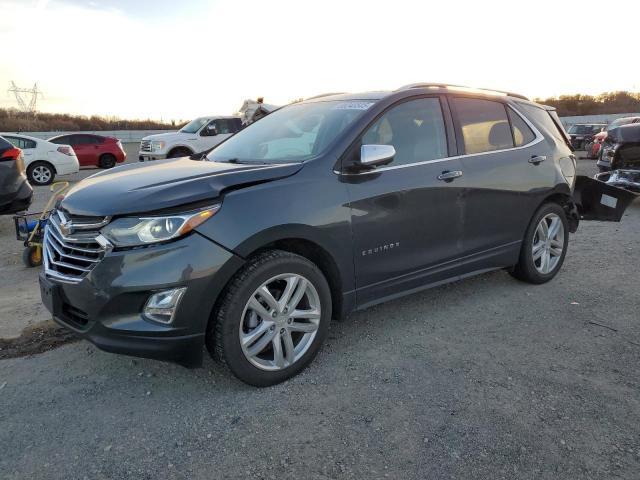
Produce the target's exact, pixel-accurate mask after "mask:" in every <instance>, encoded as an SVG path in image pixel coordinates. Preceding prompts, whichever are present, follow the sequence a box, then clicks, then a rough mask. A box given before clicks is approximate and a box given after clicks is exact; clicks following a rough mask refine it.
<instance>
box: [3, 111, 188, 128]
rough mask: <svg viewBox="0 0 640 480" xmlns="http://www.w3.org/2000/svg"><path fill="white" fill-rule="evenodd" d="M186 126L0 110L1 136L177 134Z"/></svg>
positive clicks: (180, 123) (93, 116)
mask: <svg viewBox="0 0 640 480" xmlns="http://www.w3.org/2000/svg"><path fill="white" fill-rule="evenodd" d="M185 123H186V122H183V121H180V122H175V121H171V122H158V121H156V120H149V119H147V120H123V119H120V118H118V117H102V116H99V115H92V116H90V117H86V116H83V115H70V114H67V113H41V112H39V113H37V114H35V115H34V114H32V113H24V112H21V111H19V110H16V109H14V108H0V132H58V131H59V132H78V131H100V130H177V129H179V128H181V127H182V126H184V125H185Z"/></svg>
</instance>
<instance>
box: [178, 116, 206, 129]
mask: <svg viewBox="0 0 640 480" xmlns="http://www.w3.org/2000/svg"><path fill="white" fill-rule="evenodd" d="M208 121H209V119H208V118H206V117H201V118H196V119H195V120H191V121H190V122H189V123H187V124H186V125H185V126H184V127H182V128H181V129H180V131H181V132H182V133H196V132H197V131H198V130H200V128H201V127H202V126H203V125H204V124H205V123H207V122H208Z"/></svg>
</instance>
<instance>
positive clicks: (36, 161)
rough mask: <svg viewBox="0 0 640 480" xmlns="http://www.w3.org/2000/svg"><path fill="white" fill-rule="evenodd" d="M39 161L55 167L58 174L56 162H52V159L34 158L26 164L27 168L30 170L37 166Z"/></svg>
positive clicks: (54, 170) (54, 169)
mask: <svg viewBox="0 0 640 480" xmlns="http://www.w3.org/2000/svg"><path fill="white" fill-rule="evenodd" d="M38 163H46V164H47V165H49V166H50V167H51V168H53V172H54V173H55V174H56V175H57V174H58V169H57V168H56V166H55V164H54V163H53V162H51V160H32V161H30V162H29V163H28V164H27V165H25V169H26V170H27V171H28V170H29V169H30V168H33V167H35V166H36V165H37V164H38Z"/></svg>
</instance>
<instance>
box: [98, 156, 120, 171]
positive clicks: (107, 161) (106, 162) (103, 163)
mask: <svg viewBox="0 0 640 480" xmlns="http://www.w3.org/2000/svg"><path fill="white" fill-rule="evenodd" d="M98 166H99V167H100V168H104V169H108V168H113V167H115V166H116V157H115V156H113V155H111V154H110V153H104V154H102V155H101V156H100V161H99V162H98Z"/></svg>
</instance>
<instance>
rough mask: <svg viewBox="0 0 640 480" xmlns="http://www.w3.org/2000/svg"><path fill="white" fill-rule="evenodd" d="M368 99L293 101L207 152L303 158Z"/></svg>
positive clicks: (219, 157)
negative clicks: (295, 102)
mask: <svg viewBox="0 0 640 480" xmlns="http://www.w3.org/2000/svg"><path fill="white" fill-rule="evenodd" d="M374 103H375V102H374V101H371V100H357V101H327V102H313V103H297V104H293V105H289V106H288V107H285V108H281V109H280V110H277V111H275V112H273V113H271V114H270V115H267V116H266V117H264V118H262V119H261V120H259V121H257V122H256V123H254V124H252V125H251V126H249V127H248V128H246V129H244V130H242V131H241V132H239V133H237V134H236V135H234V136H233V137H231V138H230V139H229V140H227V141H226V142H224V143H222V144H221V145H220V146H219V147H217V148H215V149H214V150H212V151H211V153H209V155H207V159H208V160H211V161H217V162H224V161H234V162H249V163H250V162H256V163H282V162H303V161H305V160H308V159H310V158H312V157H315V156H317V155H319V154H321V153H322V152H324V151H325V150H326V149H327V148H328V147H329V146H330V145H331V144H332V143H333V141H334V140H335V139H336V138H337V137H338V135H339V134H340V133H342V132H343V131H344V130H345V129H346V128H347V127H348V126H349V125H350V124H351V123H353V122H354V121H355V120H356V119H357V118H358V117H360V115H362V114H363V112H365V111H366V110H367V109H369V108H370V107H371V106H372V105H373V104H374Z"/></svg>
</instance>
